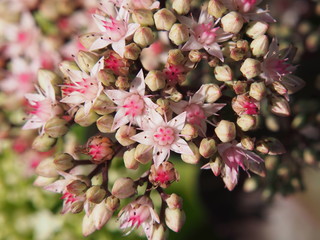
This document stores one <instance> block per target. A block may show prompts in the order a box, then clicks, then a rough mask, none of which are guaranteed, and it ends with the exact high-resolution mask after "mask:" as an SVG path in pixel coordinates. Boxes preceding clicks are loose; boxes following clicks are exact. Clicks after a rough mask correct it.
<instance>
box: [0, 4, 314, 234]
mask: <svg viewBox="0 0 320 240" xmlns="http://www.w3.org/2000/svg"><path fill="white" fill-rule="evenodd" d="M199 3H200V2H199V1H195V4H199ZM266 4H267V6H268V9H270V12H271V14H272V15H273V16H274V18H276V19H277V20H278V21H277V23H275V24H274V25H272V26H271V27H270V30H269V33H270V34H271V35H274V36H277V37H278V38H279V41H280V46H281V47H287V46H289V45H290V44H294V45H295V46H296V47H297V48H298V54H297V56H296V59H295V61H296V63H297V65H298V66H299V67H298V71H297V73H296V75H297V76H299V77H301V78H302V79H304V80H305V81H306V83H307V84H306V87H305V88H304V89H303V90H302V91H300V92H299V93H297V94H295V95H293V96H292V98H291V99H290V102H291V104H292V109H293V113H292V116H291V117H289V118H285V119H284V118H278V117H275V116H271V115H270V116H266V119H265V122H264V123H263V125H264V127H265V129H266V130H264V131H261V132H258V133H257V134H259V135H268V136H274V137H277V138H279V139H280V140H281V141H282V142H283V143H284V144H285V146H286V149H287V153H286V154H285V155H283V156H280V157H268V158H267V159H266V166H267V170H268V176H267V177H266V178H265V179H261V178H256V177H255V176H252V177H251V178H247V175H246V173H244V174H243V175H242V176H241V178H240V184H239V185H238V186H237V187H236V189H235V190H234V191H233V192H229V191H228V190H226V189H225V188H224V184H223V182H222V180H221V179H220V178H216V177H214V176H213V174H212V173H211V172H209V171H208V172H207V171H199V166H189V165H186V164H179V163H180V162H179V161H176V164H177V169H178V171H179V173H180V175H181V181H180V182H178V183H175V184H173V186H172V187H171V188H170V190H171V191H172V192H176V193H177V194H180V195H182V196H183V198H184V210H185V212H186V215H187V220H186V224H185V226H184V227H183V229H182V231H181V232H180V233H178V234H176V233H173V232H170V239H175V240H179V239H181V240H182V239H183V240H189V239H190V240H191V239H195V238H198V239H217V240H219V239H221V240H229V239H230V240H233V239H236V240H238V239H239V240H240V239H246V240H251V239H261V240H269V239H270V240H271V239H273V240H274V239H281V240H287V239H288V240H301V239H304V240H317V239H319V236H320V206H319V202H320V187H319V183H320V171H319V170H318V168H319V166H320V165H319V163H320V141H319V140H320V111H319V109H320V97H319V96H320V66H319V60H320V48H319V47H320V27H319V26H320V2H317V1H311V0H269V1H264V2H263V3H262V6H265V5H266ZM97 6H98V1H97V2H96V1H93V0H90V1H89V0H0V226H1V228H0V239H1V240H29V239H35V240H55V239H58V240H63V239H68V240H73V239H84V237H83V236H82V234H81V224H82V223H81V222H82V216H78V215H71V214H69V215H60V214H59V212H60V210H61V203H62V200H61V199H59V195H57V194H51V193H48V192H46V191H44V190H43V189H41V188H38V187H36V186H33V183H34V181H35V168H36V166H37V165H38V164H39V162H41V161H42V160H43V159H45V158H47V157H49V156H50V154H51V152H48V153H41V154H39V153H37V152H34V151H32V150H30V149H31V142H32V139H33V138H34V137H35V136H36V134H37V133H36V132H33V131H22V130H20V128H21V126H22V124H23V117H24V115H25V112H26V111H27V110H28V109H27V108H28V107H27V106H26V102H25V99H24V97H23V96H24V94H25V93H27V92H32V91H33V90H34V84H33V83H34V82H35V81H36V79H37V69H38V68H46V69H50V70H57V66H58V63H59V62H60V61H61V60H64V59H70V58H71V55H72V54H74V53H76V52H77V51H78V50H81V49H83V46H82V45H81V43H80V42H78V38H77V37H76V36H78V35H80V34H82V33H86V32H91V31H94V28H95V26H94V24H93V22H92V19H91V13H92V12H94V11H95V9H96V8H97ZM81 131H83V130H82V129H80V128H75V129H74V130H73V131H72V133H71V134H69V135H68V136H67V137H68V139H69V140H68V141H69V142H70V145H72V144H73V143H74V142H78V143H82V141H85V136H86V135H87V133H86V132H81ZM116 226H117V223H116V222H115V221H113V222H110V223H108V224H107V226H106V227H104V228H103V229H102V230H101V231H98V232H96V233H94V234H93V235H91V236H89V237H87V238H86V239H95V240H100V239H101V240H102V239H105V240H108V239H110V240H111V239H112V240H114V239H120V238H121V239H122V238H124V239H134V240H136V239H143V237H140V236H138V235H134V234H131V235H130V236H128V237H123V236H122V233H121V232H118V230H117V227H116Z"/></svg>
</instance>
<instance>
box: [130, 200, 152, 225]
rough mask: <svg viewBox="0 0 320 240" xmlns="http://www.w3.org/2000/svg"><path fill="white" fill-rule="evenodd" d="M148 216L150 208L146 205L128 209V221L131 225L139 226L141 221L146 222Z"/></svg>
mask: <svg viewBox="0 0 320 240" xmlns="http://www.w3.org/2000/svg"><path fill="white" fill-rule="evenodd" d="M149 218H150V210H149V208H148V207H146V206H141V205H140V206H139V205H138V206H137V208H136V209H132V210H131V211H130V217H129V219H128V222H130V223H131V224H130V225H131V226H135V227H139V226H140V225H141V224H142V223H143V222H146V221H147V220H148V219H149Z"/></svg>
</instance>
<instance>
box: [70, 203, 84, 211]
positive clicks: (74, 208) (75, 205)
mask: <svg viewBox="0 0 320 240" xmlns="http://www.w3.org/2000/svg"><path fill="white" fill-rule="evenodd" d="M83 206H84V204H83V201H76V202H73V203H72V204H71V210H70V211H71V213H73V214H77V213H80V212H82V210H83Z"/></svg>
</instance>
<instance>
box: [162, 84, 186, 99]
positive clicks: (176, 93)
mask: <svg viewBox="0 0 320 240" xmlns="http://www.w3.org/2000/svg"><path fill="white" fill-rule="evenodd" d="M165 93H166V94H168V95H170V96H169V99H170V100H172V101H174V102H179V101H180V100H181V99H182V98H183V95H182V93H180V92H179V91H178V90H177V89H176V88H175V87H168V88H166V89H165Z"/></svg>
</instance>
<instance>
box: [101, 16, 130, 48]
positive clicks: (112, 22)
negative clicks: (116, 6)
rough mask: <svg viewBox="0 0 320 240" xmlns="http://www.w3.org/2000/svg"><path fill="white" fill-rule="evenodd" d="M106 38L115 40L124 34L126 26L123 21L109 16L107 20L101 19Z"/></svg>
mask: <svg viewBox="0 0 320 240" xmlns="http://www.w3.org/2000/svg"><path fill="white" fill-rule="evenodd" d="M102 22H103V24H104V25H103V26H104V28H105V33H106V35H107V36H108V39H109V40H111V41H113V42H117V41H119V40H120V39H121V38H123V37H124V36H125V35H126V32H127V28H126V25H125V22H124V21H119V20H116V19H114V18H113V17H111V18H110V19H109V21H102Z"/></svg>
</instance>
